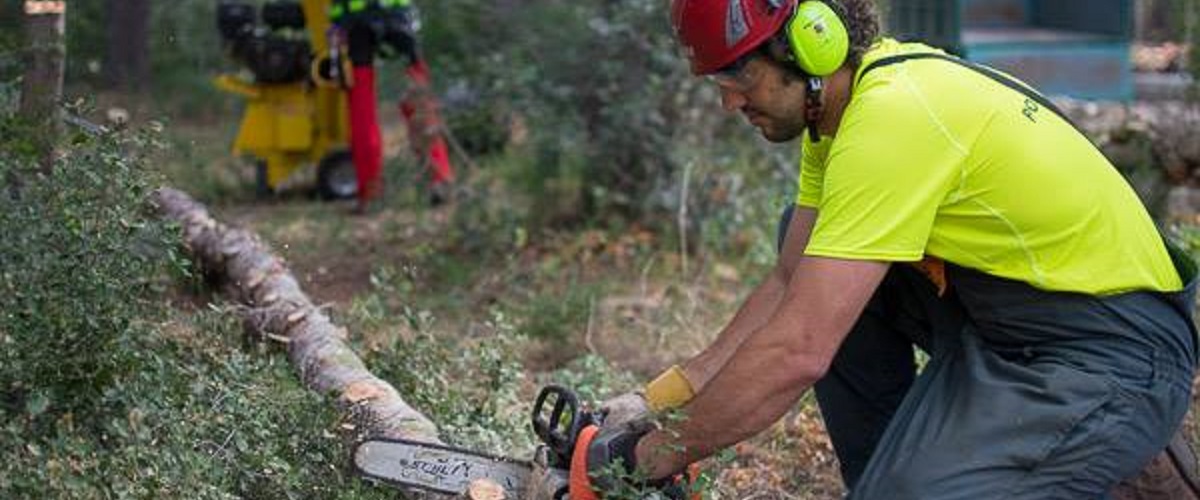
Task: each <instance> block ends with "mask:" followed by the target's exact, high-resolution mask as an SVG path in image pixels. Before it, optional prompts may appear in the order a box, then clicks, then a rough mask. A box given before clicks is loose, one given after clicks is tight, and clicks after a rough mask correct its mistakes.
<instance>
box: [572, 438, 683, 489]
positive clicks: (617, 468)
mask: <svg viewBox="0 0 1200 500" xmlns="http://www.w3.org/2000/svg"><path fill="white" fill-rule="evenodd" d="M653 427H654V424H653V423H652V422H651V421H650V420H649V419H641V420H634V421H632V422H630V423H626V424H623V425H607V424H605V425H603V426H602V427H599V428H597V427H589V428H587V429H586V430H585V431H584V432H582V433H581V434H580V441H579V442H578V443H577V446H579V447H581V448H577V449H576V453H575V458H574V459H573V460H572V461H571V472H570V498H571V499H572V500H576V499H578V500H597V499H599V498H602V497H607V498H646V499H662V500H667V499H679V500H682V499H686V498H688V497H689V495H690V490H691V485H690V483H689V482H688V481H687V480H686V479H684V478H682V477H681V478H664V479H659V480H650V479H649V478H648V477H647V475H646V473H645V471H642V470H641V469H640V468H639V467H638V464H637V459H636V457H635V454H634V450H635V449H636V448H637V445H638V441H640V440H641V438H642V437H643V436H645V435H646V433H647V432H649V431H650V430H651V429H652V428H653Z"/></svg>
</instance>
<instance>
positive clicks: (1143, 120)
mask: <svg viewBox="0 0 1200 500" xmlns="http://www.w3.org/2000/svg"><path fill="white" fill-rule="evenodd" d="M1056 104H1058V105H1059V107H1061V108H1062V110H1063V111H1064V112H1065V113H1066V114H1067V115H1068V116H1070V117H1071V119H1072V120H1073V121H1074V122H1075V123H1076V125H1077V126H1079V127H1080V128H1081V129H1082V130H1083V131H1084V132H1085V133H1086V134H1088V136H1089V137H1091V139H1092V141H1093V142H1095V143H1096V144H1097V145H1098V146H1099V147H1100V149H1101V150H1102V151H1104V154H1105V155H1106V156H1108V158H1109V159H1110V160H1111V161H1112V162H1113V164H1114V165H1116V166H1117V168H1118V169H1120V170H1121V171H1122V172H1123V173H1124V174H1126V176H1127V177H1128V178H1129V179H1130V181H1131V183H1132V184H1133V185H1134V187H1135V188H1136V189H1137V190H1138V193H1139V194H1140V195H1141V196H1142V198H1143V200H1144V201H1145V202H1146V204H1147V205H1148V206H1149V207H1150V208H1151V210H1152V211H1153V212H1154V213H1155V215H1156V216H1158V217H1159V218H1162V219H1164V220H1166V221H1168V222H1190V223H1194V224H1200V101H1196V100H1192V101H1184V100H1171V101H1140V102H1133V103H1097V102H1088V101H1074V100H1066V99H1063V100H1056Z"/></svg>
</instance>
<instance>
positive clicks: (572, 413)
mask: <svg viewBox="0 0 1200 500" xmlns="http://www.w3.org/2000/svg"><path fill="white" fill-rule="evenodd" d="M593 423H595V421H594V419H593V418H592V415H591V413H590V412H588V411H586V410H581V409H580V408H579V396H576V395H575V392H574V391H572V390H570V389H567V388H566V387H562V386H559V385H553V384H551V385H547V386H546V387H543V388H542V392H541V393H539V394H538V397H537V402H536V403H534V405H533V432H534V433H536V434H537V436H538V438H540V439H541V440H542V442H543V443H545V444H546V446H547V447H549V448H550V451H551V456H552V458H553V461H554V462H555V463H553V464H551V465H552V466H555V467H561V468H568V467H570V465H571V454H572V452H573V451H574V450H575V441H576V440H577V439H578V438H579V431H580V429H582V428H583V427H584V426H587V425H591V424H593Z"/></svg>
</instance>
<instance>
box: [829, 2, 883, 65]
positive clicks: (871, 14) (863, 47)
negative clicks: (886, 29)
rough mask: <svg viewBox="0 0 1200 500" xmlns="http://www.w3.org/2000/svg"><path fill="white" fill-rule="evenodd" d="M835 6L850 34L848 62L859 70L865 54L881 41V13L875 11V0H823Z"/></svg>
mask: <svg viewBox="0 0 1200 500" xmlns="http://www.w3.org/2000/svg"><path fill="white" fill-rule="evenodd" d="M823 1H824V2H826V3H828V4H830V5H831V6H833V10H834V11H836V12H837V13H838V17H841V18H842V22H843V23H845V24H846V30H847V31H848V32H849V33H850V52H849V53H848V54H847V55H846V62H847V63H848V64H849V65H850V67H853V68H857V67H858V65H859V64H861V63H862V57H863V54H865V53H866V52H867V49H869V48H871V45H872V44H874V43H875V42H876V41H877V40H879V13H878V11H877V10H876V9H875V1H874V0H823Z"/></svg>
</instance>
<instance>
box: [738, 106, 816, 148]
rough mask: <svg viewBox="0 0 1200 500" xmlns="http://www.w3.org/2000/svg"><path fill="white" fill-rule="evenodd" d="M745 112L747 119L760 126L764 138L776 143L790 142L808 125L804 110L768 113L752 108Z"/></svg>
mask: <svg viewBox="0 0 1200 500" xmlns="http://www.w3.org/2000/svg"><path fill="white" fill-rule="evenodd" d="M743 112H744V114H745V115H746V120H747V121H749V122H750V124H751V125H754V126H755V127H757V128H758V131H759V133H760V134H761V135H762V136H763V138H764V139H766V140H768V141H770V142H774V143H782V142H788V141H791V140H792V139H795V138H797V137H800V134H803V133H804V130H805V129H806V128H807V127H808V122H806V121H805V120H804V112H803V111H802V110H799V111H790V112H783V113H766V112H763V111H761V110H758V109H753V108H751V109H746V110H744V111H743Z"/></svg>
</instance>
